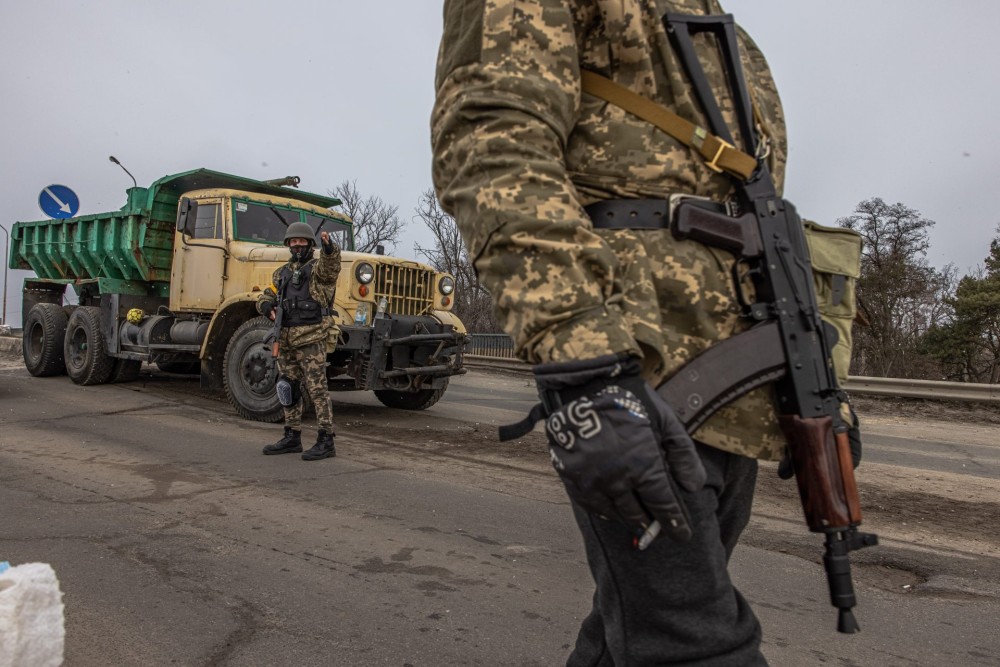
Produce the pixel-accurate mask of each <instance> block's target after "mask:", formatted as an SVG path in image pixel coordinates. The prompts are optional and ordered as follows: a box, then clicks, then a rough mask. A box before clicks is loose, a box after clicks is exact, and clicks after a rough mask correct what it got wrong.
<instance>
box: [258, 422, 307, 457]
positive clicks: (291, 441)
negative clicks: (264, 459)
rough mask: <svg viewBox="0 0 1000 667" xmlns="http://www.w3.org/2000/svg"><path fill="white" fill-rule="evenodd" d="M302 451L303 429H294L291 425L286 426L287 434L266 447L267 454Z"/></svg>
mask: <svg viewBox="0 0 1000 667" xmlns="http://www.w3.org/2000/svg"><path fill="white" fill-rule="evenodd" d="M301 451H302V431H295V430H292V427H291V426H286V427H285V435H283V436H282V437H281V440H279V441H278V442H276V443H274V444H273V445H268V446H267V447H265V448H264V453H265V454H293V453H295V452H301Z"/></svg>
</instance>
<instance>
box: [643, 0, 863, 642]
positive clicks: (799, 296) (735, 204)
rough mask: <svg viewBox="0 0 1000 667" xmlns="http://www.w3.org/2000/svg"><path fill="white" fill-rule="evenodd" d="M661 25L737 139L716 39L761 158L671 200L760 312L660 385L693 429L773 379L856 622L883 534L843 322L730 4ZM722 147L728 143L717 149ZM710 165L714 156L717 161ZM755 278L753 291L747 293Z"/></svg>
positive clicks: (799, 472)
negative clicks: (729, 178)
mask: <svg viewBox="0 0 1000 667" xmlns="http://www.w3.org/2000/svg"><path fill="white" fill-rule="evenodd" d="M664 25H665V27H666V29H667V33H668V35H669V36H670V39H671V42H672V44H673V46H674V48H675V50H676V51H677V53H678V54H679V56H680V59H681V62H682V63H683V66H684V69H685V72H686V74H687V76H688V78H689V80H690V81H691V83H692V84H693V86H694V89H695V93H696V95H697V98H698V102H699V104H700V105H701V108H702V111H704V113H705V115H706V117H707V118H708V120H709V124H710V128H711V131H712V132H714V133H715V135H716V136H717V137H720V138H721V139H722V140H723V141H725V142H727V145H728V146H729V147H730V148H732V147H733V143H734V142H733V140H732V136H731V134H730V132H729V129H728V127H727V126H726V124H725V122H724V120H723V118H722V114H721V112H720V110H719V106H718V103H717V101H716V99H715V95H714V94H713V92H712V89H711V87H710V85H709V82H708V80H707V78H706V76H705V73H704V70H703V69H702V67H701V64H700V62H699V61H698V58H697V55H696V54H695V50H694V46H693V42H692V39H691V36H692V35H695V34H699V33H709V34H710V35H712V36H713V37H714V38H715V42H716V43H717V44H718V46H719V49H720V52H721V55H722V58H723V66H724V69H725V71H726V77H727V80H728V84H729V88H730V91H731V93H732V97H733V103H734V107H735V110H736V116H737V117H738V119H739V123H740V135H741V137H742V138H743V141H744V144H745V147H746V148H745V151H744V152H745V153H747V154H749V155H753V156H756V157H757V165H756V169H755V170H754V171H753V173H752V174H750V176H749V177H748V178H745V179H742V178H736V177H734V178H733V182H734V184H735V186H736V197H735V199H734V200H733V201H730V202H727V203H726V204H718V203H715V202H711V201H708V200H704V199H699V198H692V197H675V198H673V199H672V200H671V202H670V210H669V215H670V218H669V219H670V225H671V231H672V233H673V234H674V235H675V236H676V237H678V238H690V239H694V240H697V241H699V242H701V243H704V244H707V245H711V246H715V247H719V248H723V249H725V250H728V251H729V252H731V253H732V254H733V255H735V256H736V258H737V261H736V264H735V266H734V269H733V279H734V281H735V288H736V293H737V295H738V296H739V299H740V301H741V303H742V305H743V309H744V313H745V315H746V316H748V317H749V318H750V319H752V320H755V321H756V322H757V323H756V324H755V325H754V326H752V327H751V328H750V329H749V330H748V331H746V332H744V333H741V334H738V335H736V336H733V337H732V338H730V339H728V340H726V341H724V342H723V343H721V344H718V345H716V346H714V347H712V348H710V349H709V350H707V351H706V352H705V353H703V354H701V355H700V356H698V357H696V358H695V359H694V360H692V361H691V362H690V363H688V364H687V365H686V366H684V367H683V368H682V369H681V370H680V371H679V372H678V373H677V374H675V375H674V376H673V377H672V378H671V379H670V380H669V381H668V382H666V383H665V384H664V385H662V386H661V387H660V388H659V389H658V391H659V392H660V394H661V395H662V396H663V397H664V399H666V400H667V402H668V403H669V404H670V405H671V406H673V407H674V409H675V410H676V411H677V414H678V417H680V419H681V421H682V422H684V423H685V425H686V426H687V427H688V430H689V431H690V432H694V430H696V429H697V428H698V426H699V425H700V424H702V423H703V422H704V421H705V420H706V419H708V417H709V416H711V414H712V413H714V412H715V411H716V410H718V409H719V408H721V407H722V406H723V405H725V404H726V403H728V402H730V401H731V400H733V399H734V398H736V397H738V396H741V395H743V394H745V393H747V392H748V391H750V390H751V389H753V388H755V387H759V386H762V385H764V384H767V383H770V382H774V386H775V393H776V397H777V405H776V407H777V411H778V415H779V416H778V419H779V422H780V425H781V429H782V431H783V432H784V434H785V436H786V438H787V440H788V443H789V454H790V457H791V461H792V466H793V468H794V471H795V478H796V481H797V483H798V490H799V496H800V498H801V501H802V508H803V510H804V511H805V517H806V521H807V523H808V525H809V529H810V530H812V531H813V532H818V533H824V534H825V536H826V542H825V548H826V553H825V555H824V556H823V564H824V567H825V569H826V576H827V583H828V584H829V589H830V601H831V603H832V604H833V606H835V607H836V608H837V609H838V610H839V617H838V626H837V629H838V630H839V631H840V632H844V633H852V632H857V631H858V630H859V629H860V628H859V626H858V623H857V621H856V620H855V618H854V615H853V613H852V611H851V609H852V608H853V607H854V606H855V604H856V600H855V596H854V586H853V583H852V581H851V564H850V559H849V556H848V554H849V553H850V552H851V551H853V550H855V549H860V548H862V547H866V546H870V545H874V544H877V543H878V538H877V536H875V535H872V534H866V533H861V532H859V531H858V526H859V525H860V524H861V507H860V501H859V499H858V490H857V484H856V482H855V479H854V467H853V465H852V460H851V451H850V444H849V441H848V424H847V423H846V422H845V421H844V419H843V417H842V416H841V409H840V406H841V399H842V397H843V393H842V391H841V390H840V387H839V386H838V384H837V378H836V374H835V373H834V370H833V362H832V359H831V349H832V347H833V345H834V343H835V342H836V330H835V329H833V328H832V327H830V326H828V325H825V324H824V323H823V321H822V320H821V319H820V312H819V307H818V306H817V302H816V294H815V291H814V289H813V282H812V269H811V264H810V260H809V252H808V249H807V247H806V241H805V234H804V232H803V227H802V221H801V220H800V218H799V216H798V214H797V213H796V212H795V207H794V206H792V205H791V204H790V203H789V202H787V201H785V200H784V199H781V198H780V197H779V196H778V195H777V192H776V189H775V186H774V181H773V178H772V177H771V174H770V172H769V170H768V168H767V164H766V161H765V160H764V159H763V155H762V153H766V151H761V150H760V148H761V147H760V146H759V145H758V140H757V134H756V127H755V125H754V117H753V113H752V110H751V104H750V98H749V95H748V93H747V86H746V83H745V81H744V79H743V68H742V66H741V61H740V57H739V52H738V45H737V41H736V30H735V24H734V22H733V18H732V16H731V15H725V16H690V15H681V14H672V13H668V14H667V15H666V16H665V17H664ZM720 150H721V149H720ZM710 166H713V168H715V165H713V164H711V163H710ZM747 279H749V280H750V281H751V282H752V284H753V287H754V294H755V295H756V298H755V299H753V302H752V303H751V302H749V300H747V299H746V297H745V290H744V289H743V285H744V284H745V283H744V281H745V280H747Z"/></svg>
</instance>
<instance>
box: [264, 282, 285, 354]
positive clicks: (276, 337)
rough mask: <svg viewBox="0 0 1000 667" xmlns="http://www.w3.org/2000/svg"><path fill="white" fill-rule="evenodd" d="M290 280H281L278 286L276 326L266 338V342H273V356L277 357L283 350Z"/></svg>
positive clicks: (275, 308)
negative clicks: (284, 323) (282, 329)
mask: <svg viewBox="0 0 1000 667" xmlns="http://www.w3.org/2000/svg"><path fill="white" fill-rule="evenodd" d="M287 283H288V281H287V280H283V281H281V286H280V287H279V288H278V293H277V294H276V295H275V298H276V301H275V303H274V326H273V327H272V328H271V333H269V334H267V338H265V339H264V344H265V345H266V344H268V343H270V344H271V356H272V357H274V358H275V359H277V358H278V354H279V353H280V352H281V343H280V341H281V322H282V320H283V319H284V312H285V307H284V303H285V292H286V290H287V288H288V284H287Z"/></svg>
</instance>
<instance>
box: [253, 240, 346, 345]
mask: <svg viewBox="0 0 1000 667" xmlns="http://www.w3.org/2000/svg"><path fill="white" fill-rule="evenodd" d="M306 264H313V271H312V275H311V277H310V279H309V296H311V297H312V298H313V299H315V300H316V301H319V302H320V303H322V304H324V305H326V306H331V305H332V304H333V297H334V295H335V294H336V291H337V278H338V277H339V276H340V248H338V247H337V244H336V243H335V244H333V252H332V253H331V254H329V255H324V254H323V252H322V251H320V252H319V257H318V258H313V259H310V260H309V261H308V262H306V263H305V264H301V265H300V264H299V263H298V262H296V261H295V260H289V261H288V262H287V263H285V265H284V266H282V267H279V268H278V269H276V270H275V272H274V273H273V274H272V275H271V284H270V285H269V286H267V287H266V288H265V289H264V291H263V292H261V293H260V296H258V297H257V312H258V313H261V314H263V312H264V311H263V310H261V306H262V305H263V304H264V302H265V301H269V302H271V303H275V302H276V301H277V300H278V287H277V285H278V282H279V280H280V279H281V271H282V269H284V268H285V267H288V269H289V271H293V272H294V271H295V269H298V268H301V267H302V266H305V265H306ZM338 333H339V330H338V329H337V325H336V324H335V323H334V321H333V318H332V317H324V318H323V321H322V322H320V323H319V324H305V325H303V326H299V327H282V329H281V338H280V339H279V342H280V343H281V349H282V350H284V349H286V348H287V347H300V346H302V345H307V344H309V343H316V342H319V341H327V342H328V345H332V343H331V341H336V340H337V334H338ZM331 351H332V350H331Z"/></svg>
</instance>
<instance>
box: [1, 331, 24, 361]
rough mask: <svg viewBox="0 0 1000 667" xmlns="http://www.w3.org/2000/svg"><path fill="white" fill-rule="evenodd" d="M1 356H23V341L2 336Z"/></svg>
mask: <svg viewBox="0 0 1000 667" xmlns="http://www.w3.org/2000/svg"><path fill="white" fill-rule="evenodd" d="M0 355H3V356H5V357H20V356H21V339H20V338H12V337H10V336H0Z"/></svg>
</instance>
